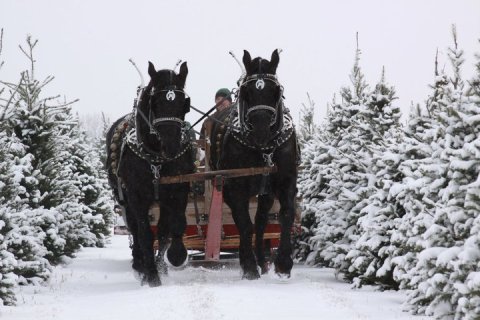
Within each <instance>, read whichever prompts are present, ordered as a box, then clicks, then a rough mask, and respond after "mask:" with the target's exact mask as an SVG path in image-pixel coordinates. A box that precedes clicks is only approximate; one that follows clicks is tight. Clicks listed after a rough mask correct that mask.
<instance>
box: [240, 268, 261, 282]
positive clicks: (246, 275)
mask: <svg viewBox="0 0 480 320" xmlns="http://www.w3.org/2000/svg"><path fill="white" fill-rule="evenodd" d="M259 278H260V274H259V273H258V271H257V270H255V271H251V272H244V273H243V276H242V279H247V280H257V279H259Z"/></svg>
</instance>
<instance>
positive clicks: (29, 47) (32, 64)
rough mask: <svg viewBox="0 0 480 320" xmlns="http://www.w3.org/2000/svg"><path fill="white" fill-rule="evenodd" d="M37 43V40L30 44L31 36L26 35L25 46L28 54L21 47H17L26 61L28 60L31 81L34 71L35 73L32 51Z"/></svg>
mask: <svg viewBox="0 0 480 320" xmlns="http://www.w3.org/2000/svg"><path fill="white" fill-rule="evenodd" d="M37 43H38V40H35V41H34V42H32V36H31V35H28V36H27V44H28V53H27V51H26V50H25V49H24V48H23V47H22V46H21V45H18V47H19V48H20V51H22V52H23V54H24V55H25V56H26V57H27V58H28V60H30V64H31V70H30V71H31V74H32V79H34V78H35V77H34V71H35V62H36V61H35V59H34V58H33V49H34V48H35V46H36V45H37Z"/></svg>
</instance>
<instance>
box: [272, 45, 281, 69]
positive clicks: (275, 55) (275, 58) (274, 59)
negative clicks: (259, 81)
mask: <svg viewBox="0 0 480 320" xmlns="http://www.w3.org/2000/svg"><path fill="white" fill-rule="evenodd" d="M278 62H280V56H279V55H278V50H277V49H275V50H274V51H273V52H272V57H271V58H270V73H271V74H275V72H277V67H278Z"/></svg>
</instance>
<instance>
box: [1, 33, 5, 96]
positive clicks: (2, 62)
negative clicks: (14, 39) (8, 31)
mask: <svg viewBox="0 0 480 320" xmlns="http://www.w3.org/2000/svg"><path fill="white" fill-rule="evenodd" d="M2 50H3V28H2V29H0V57H1V56H2ZM4 63H5V61H2V60H0V69H2V66H3V64H4ZM2 92H3V89H2V91H0V94H2Z"/></svg>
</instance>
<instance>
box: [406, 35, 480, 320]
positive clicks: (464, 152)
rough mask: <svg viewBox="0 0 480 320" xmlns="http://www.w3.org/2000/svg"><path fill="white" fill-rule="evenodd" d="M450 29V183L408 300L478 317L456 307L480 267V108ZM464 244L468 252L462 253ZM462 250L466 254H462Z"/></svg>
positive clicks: (444, 157)
mask: <svg viewBox="0 0 480 320" xmlns="http://www.w3.org/2000/svg"><path fill="white" fill-rule="evenodd" d="M452 33H453V40H454V46H453V47H451V48H449V58H450V62H451V63H452V69H453V76H452V77H451V78H450V79H449V86H448V90H447V99H448V102H449V105H448V107H447V110H446V112H443V113H440V114H439V118H440V119H441V121H442V122H443V123H445V124H446V130H445V138H444V149H443V151H442V152H441V154H440V161H441V162H443V163H446V165H447V175H446V180H447V184H446V186H444V188H442V189H441V190H440V192H439V195H440V197H441V198H440V202H439V203H438V204H437V206H436V208H435V211H434V215H433V221H432V225H431V226H430V227H429V228H428V229H427V230H426V232H425V234H424V236H423V238H424V241H425V243H426V248H425V249H424V250H423V251H422V252H420V253H419V254H418V259H417V263H416V265H415V267H414V268H413V269H412V270H411V271H410V272H409V274H410V276H411V278H412V280H411V282H413V283H414V284H415V285H416V288H415V289H414V290H413V291H412V292H411V293H410V294H409V302H410V303H411V304H412V305H413V310H414V311H415V312H420V313H426V314H427V315H435V316H436V317H439V318H440V317H452V318H456V319H464V318H469V319H477V318H478V317H479V316H480V313H478V308H475V307H473V308H472V306H470V308H467V309H468V310H470V311H469V313H468V314H465V313H464V312H463V311H462V312H461V313H458V309H459V304H465V303H466V302H465V299H466V298H465V299H463V298H464V297H463V295H464V294H465V292H467V291H468V290H466V289H467V287H468V286H465V283H466V282H468V281H469V280H468V279H467V278H469V277H470V273H472V272H478V269H479V268H478V264H477V265H476V263H475V262H478V260H479V259H478V258H479V256H480V252H479V250H478V248H477V250H476V251H470V248H471V247H472V245H473V246H474V244H475V242H476V241H475V239H474V238H473V239H471V240H469V243H468V244H467V247H468V248H465V246H466V240H467V239H469V237H471V236H472V233H471V232H472V229H475V228H474V223H475V221H476V219H478V216H479V209H480V203H479V196H478V192H479V191H480V189H479V183H478V177H479V176H480V158H479V155H480V148H479V147H480V144H479V143H478V140H479V138H480V117H479V114H480V109H479V107H478V105H475V104H474V103H472V102H470V101H468V100H467V99H466V96H465V92H464V82H463V81H462V79H461V76H460V67H461V65H462V63H463V51H462V50H459V49H458V44H457V35H456V30H455V26H454V27H453V28H452ZM462 248H463V249H467V250H466V251H465V250H464V251H462ZM460 252H463V254H462V255H461V256H459V254H460ZM475 260H476V261H475ZM472 261H474V263H473V264H472V263H471V262H472ZM474 283H475V282H473V284H474ZM473 286H474V287H475V284H474V285H473ZM477 287H478V286H477ZM460 299H462V302H460ZM467 304H468V303H467ZM475 309H476V312H475V311H474V310H475ZM465 315H467V316H468V317H465Z"/></svg>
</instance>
